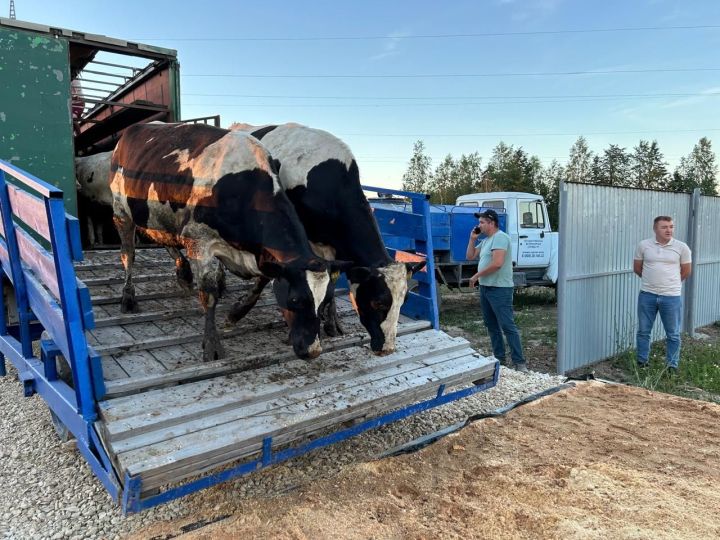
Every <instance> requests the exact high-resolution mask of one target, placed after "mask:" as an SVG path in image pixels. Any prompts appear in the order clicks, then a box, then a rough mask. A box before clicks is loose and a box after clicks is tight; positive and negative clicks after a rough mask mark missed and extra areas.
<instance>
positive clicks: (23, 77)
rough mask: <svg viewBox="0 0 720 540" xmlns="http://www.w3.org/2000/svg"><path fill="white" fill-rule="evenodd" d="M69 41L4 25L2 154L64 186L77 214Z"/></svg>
mask: <svg viewBox="0 0 720 540" xmlns="http://www.w3.org/2000/svg"><path fill="white" fill-rule="evenodd" d="M72 137H73V132H72V121H71V117H70V66H69V55H68V42H67V40H65V39H61V38H52V37H48V36H45V35H41V34H36V33H33V32H30V31H24V30H19V29H13V28H8V27H6V26H3V27H0V158H2V159H5V160H6V161H9V162H11V163H12V164H13V165H15V166H17V167H20V168H22V169H23V170H26V171H28V172H30V173H32V174H34V175H35V176H37V177H38V178H43V179H45V180H47V181H48V182H50V183H52V184H54V185H55V186H57V187H59V188H60V189H62V190H63V192H64V195H65V207H66V209H67V211H68V212H70V213H72V214H76V201H75V172H74V171H75V165H74V161H73V139H72Z"/></svg>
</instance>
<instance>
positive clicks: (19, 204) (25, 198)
mask: <svg viewBox="0 0 720 540" xmlns="http://www.w3.org/2000/svg"><path fill="white" fill-rule="evenodd" d="M7 188H8V196H9V197H10V206H11V207H12V212H13V214H15V215H16V216H17V217H19V218H20V219H21V220H22V221H23V222H24V223H26V224H27V225H28V226H29V227H30V228H31V229H32V230H34V231H36V232H37V233H38V234H39V235H40V236H42V237H43V238H44V239H45V240H48V241H50V226H49V225H48V216H47V209H46V208H45V201H43V200H42V199H40V198H39V197H36V196H35V195H31V194H30V193H28V192H26V191H23V190H22V189H20V188H19V187H17V186H13V185H12V184H7Z"/></svg>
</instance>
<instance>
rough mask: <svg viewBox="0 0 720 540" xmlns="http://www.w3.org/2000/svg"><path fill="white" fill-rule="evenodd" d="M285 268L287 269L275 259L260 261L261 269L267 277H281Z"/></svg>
mask: <svg viewBox="0 0 720 540" xmlns="http://www.w3.org/2000/svg"><path fill="white" fill-rule="evenodd" d="M283 270H285V267H284V266H283V265H282V264H280V263H278V262H274V261H264V262H261V263H260V271H261V272H262V273H263V274H264V275H265V276H267V277H269V278H272V279H277V278H279V277H280V276H281V275H282V273H283Z"/></svg>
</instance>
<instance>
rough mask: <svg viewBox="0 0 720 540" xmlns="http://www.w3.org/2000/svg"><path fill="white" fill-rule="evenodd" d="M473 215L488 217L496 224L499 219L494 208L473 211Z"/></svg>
mask: <svg viewBox="0 0 720 540" xmlns="http://www.w3.org/2000/svg"><path fill="white" fill-rule="evenodd" d="M474 216H475V217H476V218H485V219H489V220H491V221H494V222H495V223H496V224H497V223H499V222H500V220H499V219H498V215H497V212H496V211H495V210H491V209H488V210H484V211H483V212H475V214H474Z"/></svg>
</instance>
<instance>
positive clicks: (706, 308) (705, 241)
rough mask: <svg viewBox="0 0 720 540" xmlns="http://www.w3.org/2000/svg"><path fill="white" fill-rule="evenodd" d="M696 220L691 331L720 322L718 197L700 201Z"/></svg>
mask: <svg viewBox="0 0 720 540" xmlns="http://www.w3.org/2000/svg"><path fill="white" fill-rule="evenodd" d="M697 220H698V223H697V227H696V230H697V239H696V241H695V252H694V253H693V259H694V264H693V267H694V268H693V276H692V279H693V289H694V310H693V314H692V322H693V326H694V328H693V329H692V330H695V329H697V328H699V327H701V326H706V325H708V324H712V323H714V322H715V321H718V320H720V197H700V201H699V205H698V211H697Z"/></svg>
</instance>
